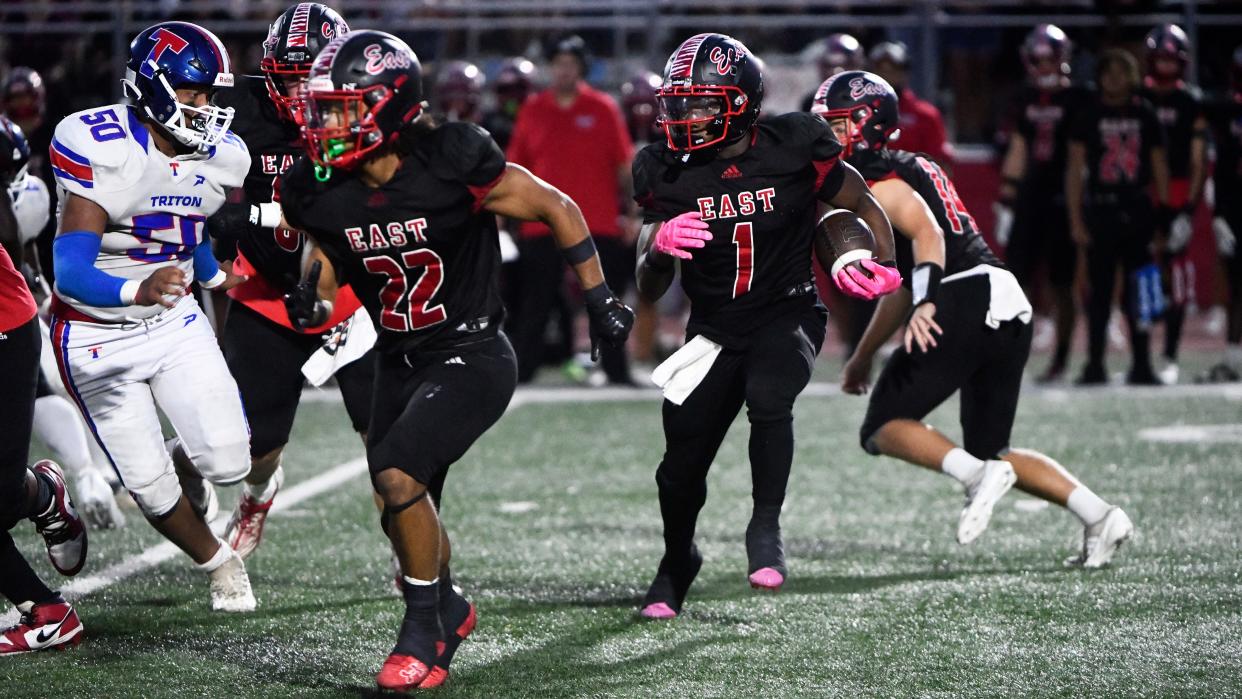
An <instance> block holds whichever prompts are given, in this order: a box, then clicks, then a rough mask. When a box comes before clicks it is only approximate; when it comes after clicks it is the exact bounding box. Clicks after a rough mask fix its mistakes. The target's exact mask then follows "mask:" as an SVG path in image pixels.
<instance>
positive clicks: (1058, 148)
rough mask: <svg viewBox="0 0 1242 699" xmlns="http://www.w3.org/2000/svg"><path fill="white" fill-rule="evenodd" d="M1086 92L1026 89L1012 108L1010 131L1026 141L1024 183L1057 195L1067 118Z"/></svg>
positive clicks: (1067, 88)
mask: <svg viewBox="0 0 1242 699" xmlns="http://www.w3.org/2000/svg"><path fill="white" fill-rule="evenodd" d="M1085 98H1086V91H1085V90H1083V89H1082V88H1080V87H1076V86H1070V87H1066V88H1062V89H1060V90H1051V91H1049V90H1039V89H1037V88H1035V87H1031V86H1028V87H1026V88H1024V89H1023V90H1022V91H1021V93H1019V95H1018V99H1017V102H1016V104H1015V107H1014V111H1015V115H1014V129H1015V130H1016V131H1017V132H1018V133H1019V134H1021V135H1022V139H1023V140H1024V141H1026V177H1025V180H1026V182H1027V183H1028V184H1029V185H1030V186H1032V187H1035V188H1038V189H1040V190H1043V191H1052V192H1058V191H1060V190H1061V188H1062V182H1063V181H1064V179H1065V144H1066V141H1067V138H1066V136H1067V134H1068V132H1069V124H1070V119H1071V117H1072V116H1073V115H1074V114H1075V112H1076V110H1078V109H1079V108H1080V105H1081V104H1082V103H1083V101H1084V99H1085Z"/></svg>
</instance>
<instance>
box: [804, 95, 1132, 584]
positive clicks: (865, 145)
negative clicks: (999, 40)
mask: <svg viewBox="0 0 1242 699" xmlns="http://www.w3.org/2000/svg"><path fill="white" fill-rule="evenodd" d="M814 111H815V112H816V113H817V114H821V115H823V117H824V118H826V119H828V120H829V121H830V123H831V125H832V129H833V131H834V132H835V133H836V134H837V137H838V138H839V139H840V140H841V141H842V142H843V143H844V144H845V152H846V154H847V156H846V162H848V163H850V164H851V165H853V166H855V167H856V168H858V171H859V173H860V174H862V176H863V178H865V179H866V180H867V182H868V184H870V186H871V191H872V192H873V193H874V194H875V197H876V199H877V200H878V201H879V202H880V205H881V206H883V207H884V210H885V211H886V212H887V213H888V215H889V218H890V219H891V220H892V222H893V229H894V230H895V231H897V232H899V233H900V234H901V235H898V236H896V239H897V240H896V243H897V266H898V269H900V270H901V273H902V278H903V279H905V280H907V282H906V283H907V288H906V289H903V290H901V291H898V292H897V293H893V294H889V295H888V296H885V297H884V298H882V299H881V300H880V302H879V304H878V306H877V308H876V312H875V315H874V316H873V318H872V321H871V325H870V326H868V328H867V331H866V333H865V334H864V335H863V338H862V340H861V341H860V342H859V346H858V350H857V351H856V352H855V353H854V356H853V357H851V358H850V360H849V362H847V363H846V365H845V370H844V373H843V377H842V388H843V390H844V391H845V392H847V393H853V394H862V393H866V392H867V389H868V384H869V382H870V376H871V364H872V360H873V358H874V357H875V354H876V352H878V351H879V349H880V347H882V346H883V345H884V343H885V342H887V341H888V339H889V338H890V337H891V336H892V335H893V333H894V332H896V331H897V330H898V329H899V328H900V327H901V326H902V325H903V324H904V325H905V326H906V332H905V338H904V339H905V342H904V344H903V345H902V346H900V347H898V348H897V350H896V351H895V352H894V353H893V354H892V356H891V357H890V358H889V360H888V362H887V363H886V364H885V365H884V369H883V371H882V372H881V373H880V378H879V380H877V381H876V384H875V390H874V392H873V393H872V394H871V401H870V404H869V405H868V408H867V417H866V419H865V420H864V421H863V425H862V429H861V433H860V438H861V441H862V445H863V448H864V449H866V450H867V451H868V452H870V453H872V454H885V455H888V456H893V457H896V458H899V459H903V460H905V461H908V462H910V463H912V464H916V465H919V466H923V467H925V468H928V469H931V470H933V471H941V472H943V473H945V474H946V475H949V476H952V477H953V478H955V479H957V480H958V481H959V482H961V484H962V485H963V486H964V487H965V489H966V498H967V502H966V507H965V508H964V509H963V510H962V513H961V516H960V517H959V518H958V525H957V540H958V542H959V543H962V544H968V543H970V542H971V541H974V540H975V539H976V538H978V536H979V535H980V534H982V533H983V531H984V529H986V528H987V525H988V521H989V519H990V518H991V513H992V507H993V505H994V504H995V503H996V501H997V500H998V499H1000V497H1001V496H1002V495H1004V493H1005V492H1006V491H1007V490H1008V489H1009V487H1010V486H1011V485H1013V484H1014V482H1015V480H1016V482H1017V486H1018V488H1020V489H1021V490H1024V491H1026V492H1028V493H1030V494H1032V495H1035V496H1037V497H1040V498H1043V499H1045V500H1048V501H1050V502H1054V503H1056V504H1058V505H1061V506H1062V507H1065V508H1067V509H1069V510H1070V511H1071V512H1073V513H1074V514H1075V515H1077V516H1078V518H1079V519H1080V520H1081V521H1082V523H1083V526H1084V527H1085V528H1086V529H1085V534H1084V537H1083V549H1082V551H1081V553H1080V554H1079V555H1077V556H1075V557H1073V558H1071V559H1070V561H1068V563H1073V564H1078V565H1083V566H1085V567H1092V568H1094V567H1098V566H1101V565H1104V564H1105V563H1107V562H1108V561H1109V559H1111V558H1112V555H1113V553H1114V552H1115V551H1116V549H1117V547H1118V546H1119V545H1120V544H1121V542H1122V541H1124V540H1125V539H1126V538H1127V537H1129V536H1130V533H1131V532H1132V531H1133V525H1132V524H1130V520H1129V518H1128V517H1127V516H1126V514H1125V513H1124V512H1122V511H1121V509H1120V508H1116V507H1112V506H1110V505H1109V504H1108V503H1106V502H1104V501H1103V500H1101V499H1100V498H1099V497H1098V496H1096V495H1095V494H1094V493H1093V492H1091V490H1090V489H1089V488H1087V487H1086V486H1084V485H1082V484H1081V483H1079V482H1078V481H1077V480H1076V479H1075V478H1074V477H1073V476H1072V475H1070V474H1069V473H1068V472H1067V471H1066V470H1065V469H1064V468H1063V467H1062V466H1061V465H1060V464H1058V463H1057V462H1056V461H1054V460H1053V459H1051V458H1049V457H1048V456H1045V455H1043V454H1041V453H1039V452H1036V451H1032V450H1029V449H1011V448H1010V446H1009V437H1010V433H1011V431H1012V429H1013V419H1014V414H1015V411H1016V410H1017V407H1018V393H1019V389H1020V388H1021V383H1022V371H1023V368H1024V367H1025V365H1026V360H1027V356H1028V355H1029V353H1030V348H1031V326H1030V321H1031V305H1030V303H1029V302H1028V301H1027V299H1026V296H1025V295H1024V294H1023V293H1022V288H1021V286H1020V285H1019V284H1018V282H1017V279H1016V278H1015V277H1014V275H1013V274H1012V273H1010V272H1009V271H1008V270H1007V269H1006V268H1005V265H1004V264H1002V263H1001V261H1000V260H999V259H998V258H997V257H996V256H995V255H994V254H992V251H991V250H990V249H989V248H988V245H987V243H986V242H985V241H984V239H983V236H982V235H980V234H979V228H978V226H976V225H975V220H974V218H973V217H971V215H970V212H969V211H967V210H966V207H965V206H963V205H962V200H961V198H960V197H959V196H958V195H957V189H956V188H955V187H954V186H953V182H952V181H950V180H949V178H948V177H947V176H946V175H945V173H944V170H942V169H941V168H940V166H939V165H937V164H936V163H935V162H934V161H932V160H931V159H930V158H928V157H927V156H924V155H917V154H914V153H908V152H905V151H894V150H889V149H888V148H887V145H886V144H887V142H888V137H889V135H891V134H892V133H893V131H894V130H896V128H897V124H898V121H897V94H896V93H895V92H893V90H892V88H891V87H889V86H888V84H887V83H885V82H884V81H883V79H882V78H880V77H879V76H877V75H874V74H871V73H864V72H849V73H842V74H840V75H838V76H835V77H833V78H829V79H828V80H827V81H826V82H825V83H824V84H823V85H822V86H821V87H820V89H819V91H818V93H817V97H816V105H815V108H814ZM830 215H831V214H830ZM958 392H960V394H961V413H962V415H961V422H962V432H963V437H964V440H963V447H959V446H957V445H956V444H954V443H953V442H951V441H950V440H949V439H948V438H947V437H945V436H944V434H942V433H941V432H939V431H937V430H936V429H934V428H932V427H931V426H930V425H926V424H923V418H925V417H926V416H927V414H928V413H930V412H931V411H932V410H935V409H936V407H937V406H939V405H940V404H941V403H943V402H944V401H945V400H946V399H948V398H949V396H951V395H953V394H954V393H958Z"/></svg>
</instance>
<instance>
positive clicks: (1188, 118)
mask: <svg viewBox="0 0 1242 699" xmlns="http://www.w3.org/2000/svg"><path fill="white" fill-rule="evenodd" d="M1139 94H1141V95H1142V96H1143V98H1144V99H1146V100H1147V102H1148V103H1149V104H1151V106H1152V107H1153V108H1154V109H1155V110H1156V119H1158V120H1159V121H1160V125H1161V126H1163V127H1164V139H1165V144H1164V147H1165V152H1166V153H1167V156H1166V157H1168V159H1169V177H1172V178H1174V179H1185V178H1187V177H1190V142H1191V140H1193V138H1194V132H1195V121H1196V120H1197V119H1198V118H1199V117H1200V116H1202V114H1203V97H1202V95H1201V94H1200V93H1199V88H1197V87H1194V86H1193V85H1183V86H1181V87H1177V88H1174V89H1172V90H1169V91H1166V92H1158V91H1156V90H1152V89H1150V88H1144V89H1143V90H1141V91H1140V92H1139Z"/></svg>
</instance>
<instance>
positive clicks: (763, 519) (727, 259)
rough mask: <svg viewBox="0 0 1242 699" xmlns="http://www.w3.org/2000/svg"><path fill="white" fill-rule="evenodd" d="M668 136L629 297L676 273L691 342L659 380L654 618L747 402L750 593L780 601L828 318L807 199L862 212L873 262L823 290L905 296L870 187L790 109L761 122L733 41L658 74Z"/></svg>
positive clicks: (745, 54) (656, 291)
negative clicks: (799, 457)
mask: <svg viewBox="0 0 1242 699" xmlns="http://www.w3.org/2000/svg"><path fill="white" fill-rule="evenodd" d="M658 98H659V105H660V119H661V123H662V125H663V128H664V130H665V134H666V136H667V138H666V139H665V142H662V143H656V144H652V145H649V146H647V147H646V148H644V149H643V150H642V151H640V152H639V154H638V156H637V157H636V158H635V159H634V166H633V170H634V192H635V199H636V200H637V201H638V203H639V204H640V205H641V206H642V207H643V213H644V226H643V231H642V234H641V237H640V241H639V259H638V269H637V275H638V282H639V291H640V293H642V295H643V296H644V297H646V298H647V299H650V300H654V299H657V298H659V297H660V296H661V295H662V294H663V293H664V291H665V290H666V289H667V288H668V285H669V284H670V283H671V281H672V279H673V276H674V274H675V273H676V271H677V269H678V268H679V267H680V270H681V275H682V276H681V282H682V286H683V288H684V289H685V292H686V294H687V296H688V297H689V298H690V321H689V323H688V325H687V327H686V336H687V338H688V341H687V342H686V344H685V346H683V347H682V349H680V350H678V352H677V353H675V354H674V355H673V357H671V358H670V359H669V360H668V361H667V362H665V363H664V364H662V365H661V366H660V367H659V368H657V370H656V373H655V374H653V379H655V380H656V381H657V382H658V383H660V384H661V385H662V386H663V387H664V395H665V398H666V400H665V401H664V406H663V415H664V436H665V444H666V446H665V451H664V458H663V460H662V461H661V462H660V466H659V468H658V469H657V470H656V483H657V484H658V486H659V493H660V495H659V497H660V512H661V514H662V516H663V519H664V556H663V558H662V559H661V561H660V566H659V569H658V571H657V572H656V575H655V579H654V580H653V581H652V583H651V587H650V588H649V589H648V591H647V594H646V597H645V598H644V599H643V602H642V614H643V616H646V617H649V618H661V619H664V618H671V617H673V616H676V615H677V614H678V613H680V611H681V607H682V603H683V601H684V600H685V597H686V592H687V591H688V590H689V588H690V585H691V583H692V582H693V581H694V578H695V576H696V575H697V574H698V571H699V568H700V567H701V565H702V556H701V555H700V554H699V551H698V548H697V547H696V546H695V543H694V530H695V524H696V521H697V519H698V514H699V510H700V509H702V507H703V503H704V501H705V500H706V498H707V471H708V468H709V467H710V466H711V463H712V459H713V458H715V456H716V451H717V449H719V447H720V443H721V441H722V440H723V439H724V436H725V433H726V432H727V431H728V429H729V425H730V424H732V422H733V419H734V417H736V416H737V413H738V411H739V410H740V409H741V407H742V405H743V404H745V405H746V407H747V417H748V418H749V420H750V425H751V431H750V465H751V477H752V480H753V483H754V490H753V500H754V508H753V510H752V513H751V518H750V524H749V526H747V528H746V552H747V558H748V571H747V572H748V575H749V579H750V583H751V585H752V586H754V587H756V588H764V589H771V590H775V589H779V588H780V586H781V585H782V584H783V583H784V580H785V575H786V574H787V571H786V568H785V557H784V550H783V545H782V542H781V534H780V510H781V504H782V503H783V502H784V500H785V486H786V483H787V482H788V480H789V471H790V467H791V465H792V463H793V448H794V434H793V404H794V400H795V399H796V398H797V396H798V394H799V393H801V392H802V389H803V388H804V387H805V386H806V384H807V382H808V381H809V380H810V378H811V368H812V366H813V365H814V363H815V356H816V354H817V353H818V352H819V348H820V346H821V344H822V343H823V340H824V329H825V321H826V313H825V311H824V308H823V306H822V305H820V304H819V302H818V299H817V297H816V294H815V285H814V282H813V280H812V275H811V233H812V230H813V228H814V223H815V213H816V206H817V202H830V203H832V204H833V205H836V206H842V207H846V208H850V209H853V210H855V211H858V212H859V214H860V215H862V216H863V217H864V218H865V219H866V220H867V222H868V223H869V224H870V225H871V227H872V229H873V230H874V231H875V232H876V233H877V241H878V247H879V250H878V251H876V252H877V255H876V256H877V258H878V259H879V260H883V261H884V262H879V263H877V262H874V261H872V260H870V259H867V260H864V261H862V262H861V263H855V264H853V265H851V266H849V267H847V268H845V269H843V270H841V273H840V275H839V276H838V277H837V278H836V279H835V280H834V281H835V282H836V283H837V284H838V286H840V287H841V288H842V290H844V291H847V292H849V293H852V294H855V295H858V296H861V297H864V298H873V297H875V296H879V295H883V294H886V293H888V292H890V291H892V290H894V289H896V288H897V287H898V286H900V282H901V278H900V276H899V275H898V274H897V271H896V269H895V267H894V266H892V265H893V263H892V262H891V260H892V258H893V240H892V231H891V230H890V229H889V224H888V219H887V218H885V216H884V212H883V210H882V209H880V207H879V206H878V205H877V204H876V202H875V200H874V199H872V197H871V195H870V194H869V193H868V191H867V186H866V184H864V183H863V181H862V179H861V178H860V177H859V176H858V173H857V172H855V171H854V169H853V168H851V167H849V166H848V165H844V164H841V163H840V162H839V161H838V157H839V155H840V152H841V146H840V144H838V143H837V141H836V139H835V138H834V137H833V135H832V132H831V130H829V128H828V125H827V124H826V123H824V122H823V121H822V120H821V119H819V118H818V117H815V116H813V115H811V114H807V113H803V112H799V113H793V114H786V115H784V116H780V117H775V118H772V119H769V120H766V121H764V122H761V123H758V124H756V120H757V118H758V116H759V110H760V107H761V105H762V102H763V65H762V63H761V62H760V61H759V59H758V57H756V56H754V55H752V54H751V53H750V51H749V50H748V49H747V48H746V47H745V46H743V45H742V43H741V42H740V41H737V40H736V39H733V38H731V37H728V36H725V35H723V34H699V35H697V36H694V37H691V38H690V39H687V40H686V41H684V42H683V43H682V44H681V46H679V47H678V48H677V50H676V51H674V52H673V55H672V56H671V57H670V58H669V60H668V64H667V65H666V66H665V68H664V81H663V85H662V87H661V88H660V91H659V94H658Z"/></svg>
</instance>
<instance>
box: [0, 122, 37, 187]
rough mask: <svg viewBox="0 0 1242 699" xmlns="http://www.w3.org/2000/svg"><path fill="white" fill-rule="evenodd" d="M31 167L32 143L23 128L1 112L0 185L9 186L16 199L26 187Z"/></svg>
mask: <svg viewBox="0 0 1242 699" xmlns="http://www.w3.org/2000/svg"><path fill="white" fill-rule="evenodd" d="M29 167H30V143H29V142H28V141H27V140H26V136H25V134H23V133H22V128H21V127H20V126H18V125H17V124H15V123H14V122H13V121H12V120H11V119H9V118H8V117H7V116H4V115H3V114H0V185H3V186H4V187H6V188H8V190H9V196H10V197H12V198H13V200H14V201H15V200H16V198H17V193H20V192H21V191H22V190H23V189H25V187H26V177H27V174H26V173H27V170H28V168H29ZM15 190H16V191H15Z"/></svg>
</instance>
